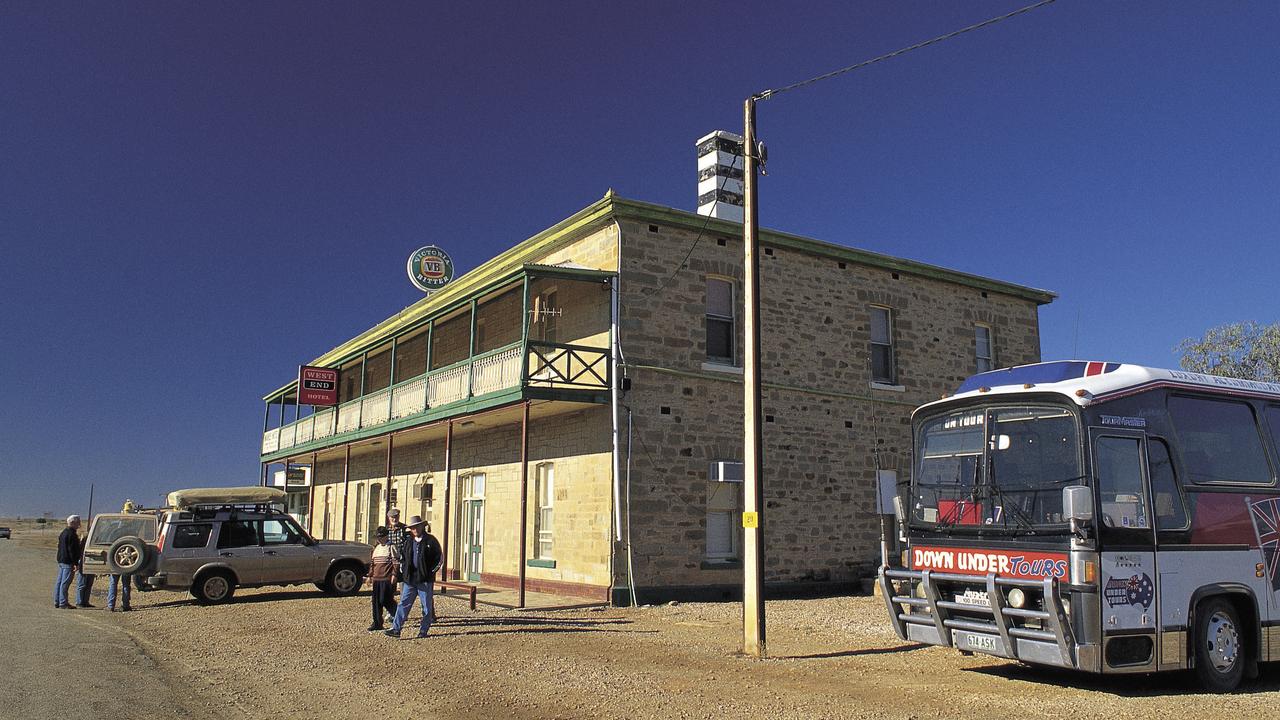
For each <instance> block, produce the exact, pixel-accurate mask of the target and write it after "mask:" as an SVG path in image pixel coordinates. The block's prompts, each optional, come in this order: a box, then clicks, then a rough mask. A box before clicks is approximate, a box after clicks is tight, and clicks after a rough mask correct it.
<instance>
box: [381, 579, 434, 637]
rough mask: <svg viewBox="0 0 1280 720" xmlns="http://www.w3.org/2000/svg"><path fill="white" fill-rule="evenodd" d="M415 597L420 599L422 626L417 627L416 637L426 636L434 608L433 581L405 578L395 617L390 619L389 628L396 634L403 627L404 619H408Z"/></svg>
mask: <svg viewBox="0 0 1280 720" xmlns="http://www.w3.org/2000/svg"><path fill="white" fill-rule="evenodd" d="M415 597H416V598H421V600H422V626H421V627H419V628H418V637H426V634H427V631H428V630H430V629H431V615H432V614H433V613H432V611H433V610H434V609H435V605H434V603H435V583H433V582H424V583H411V582H409V581H407V580H406V581H405V583H404V589H402V590H401V591H400V606H399V607H397V608H396V619H395V620H393V621H391V630H392V631H393V632H394V633H396V634H397V635H399V634H400V628H402V627H404V621H405V620H408V619H409V611H410V610H411V609H413V599H414V598H415Z"/></svg>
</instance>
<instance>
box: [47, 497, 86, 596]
mask: <svg viewBox="0 0 1280 720" xmlns="http://www.w3.org/2000/svg"><path fill="white" fill-rule="evenodd" d="M79 529H80V516H79V515H72V516H70V517H68V518H67V527H65V528H64V529H63V530H62V534H61V535H59V536H58V579H57V580H55V581H54V583H53V606H54V607H55V608H58V609H59V610H73V609H75V605H72V604H71V603H69V602H67V591H68V590H70V589H71V578H72V576H74V575H75V574H76V567H77V566H79V565H80V556H81V553H82V552H83V551H84V546H82V545H81V544H80V535H79V534H78V533H77V532H76V531H77V530H79Z"/></svg>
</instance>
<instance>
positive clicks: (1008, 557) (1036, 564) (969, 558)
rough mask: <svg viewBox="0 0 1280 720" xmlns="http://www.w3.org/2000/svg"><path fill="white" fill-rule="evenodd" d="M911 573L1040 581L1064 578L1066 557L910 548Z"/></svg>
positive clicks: (999, 551) (1063, 554) (1012, 551)
mask: <svg viewBox="0 0 1280 720" xmlns="http://www.w3.org/2000/svg"><path fill="white" fill-rule="evenodd" d="M911 569H912V570H937V571H938V572H949V573H957V574H959V575H986V574H987V573H989V572H993V573H997V574H999V575H1004V576H1007V577H1016V578H1030V579H1032V580H1040V579H1043V578H1047V577H1055V578H1058V579H1060V580H1066V578H1067V554H1066V553H1047V552H1035V551H1025V550H975V549H970V548H940V547H925V546H916V547H913V548H911Z"/></svg>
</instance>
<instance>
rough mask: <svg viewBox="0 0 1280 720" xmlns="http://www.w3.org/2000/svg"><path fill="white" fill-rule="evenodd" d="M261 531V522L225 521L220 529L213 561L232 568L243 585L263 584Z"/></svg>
mask: <svg viewBox="0 0 1280 720" xmlns="http://www.w3.org/2000/svg"><path fill="white" fill-rule="evenodd" d="M261 529H262V521H261V520H224V521H222V523H220V525H219V527H218V542H217V555H216V556H215V557H214V558H212V559H213V560H214V561H216V562H218V563H221V564H224V565H226V566H227V567H230V568H231V570H232V571H233V572H235V574H236V579H237V580H238V581H239V583H240V584H241V585H256V584H259V583H261V582H263V580H262V547H261V546H260V545H259V537H258V535H259V532H260V531H261Z"/></svg>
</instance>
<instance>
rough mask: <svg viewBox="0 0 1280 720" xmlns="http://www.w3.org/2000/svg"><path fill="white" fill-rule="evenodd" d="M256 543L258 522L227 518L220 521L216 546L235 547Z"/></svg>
mask: <svg viewBox="0 0 1280 720" xmlns="http://www.w3.org/2000/svg"><path fill="white" fill-rule="evenodd" d="M257 544H258V523H257V522H255V521H253V520H228V521H226V522H224V523H222V532H220V533H219V534H218V547H220V548H237V547H249V546H251V545H257Z"/></svg>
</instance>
